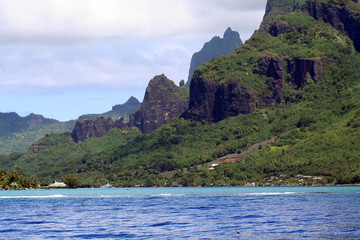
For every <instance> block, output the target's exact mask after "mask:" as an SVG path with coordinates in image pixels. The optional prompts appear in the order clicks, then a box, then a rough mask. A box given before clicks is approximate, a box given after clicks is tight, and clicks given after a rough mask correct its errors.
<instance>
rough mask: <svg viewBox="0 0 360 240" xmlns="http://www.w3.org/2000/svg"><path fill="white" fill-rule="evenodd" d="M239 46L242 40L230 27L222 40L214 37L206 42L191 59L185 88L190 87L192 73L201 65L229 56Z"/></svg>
mask: <svg viewBox="0 0 360 240" xmlns="http://www.w3.org/2000/svg"><path fill="white" fill-rule="evenodd" d="M241 44H242V40H241V39H240V35H239V33H238V32H236V31H233V30H232V29H231V28H230V27H228V28H227V29H226V31H225V32H224V35H223V38H220V37H219V36H215V37H213V38H212V39H211V40H210V41H209V42H206V43H205V44H204V46H203V47H202V48H201V50H200V51H199V52H196V53H194V54H193V55H192V57H191V62H190V69H189V75H188V80H187V81H186V84H185V86H186V87H190V83H191V79H192V76H193V74H194V71H195V69H196V68H197V67H199V66H200V65H201V64H202V63H204V62H207V61H209V60H211V59H213V58H214V57H220V56H222V55H225V54H230V53H232V52H233V51H234V50H235V49H237V48H238V47H239V46H241Z"/></svg>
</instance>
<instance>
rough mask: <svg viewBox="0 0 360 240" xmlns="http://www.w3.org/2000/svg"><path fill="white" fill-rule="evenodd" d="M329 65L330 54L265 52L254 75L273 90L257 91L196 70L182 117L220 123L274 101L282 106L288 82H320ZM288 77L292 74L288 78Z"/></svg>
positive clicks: (301, 85) (296, 83)
mask: <svg viewBox="0 0 360 240" xmlns="http://www.w3.org/2000/svg"><path fill="white" fill-rule="evenodd" d="M328 64H329V60H328V58H327V57H316V58H289V57H274V56H269V55H263V56H262V57H261V58H260V60H259V61H258V62H257V68H256V69H257V70H255V71H254V74H256V75H259V77H260V79H262V81H264V82H266V85H267V89H268V90H269V91H268V92H266V93H265V92H262V93H259V92H256V91H255V90H253V89H252V88H249V87H247V86H245V85H244V84H242V83H241V79H238V78H236V77H233V78H231V77H230V78H227V79H226V81H225V82H224V83H222V84H218V83H216V82H214V81H211V80H209V79H206V78H203V76H202V75H201V74H199V72H196V73H195V75H194V78H193V83H192V85H191V89H190V103H189V108H188V110H187V111H186V112H185V113H184V114H183V115H182V117H184V118H186V119H192V120H197V121H201V120H205V121H208V122H218V121H221V120H223V119H225V118H227V117H233V116H237V115H239V114H248V113H252V112H254V111H255V110H256V109H262V108H266V107H270V106H271V105H273V104H275V105H279V106H280V105H281V103H282V102H283V100H284V85H285V82H286V81H288V82H289V83H291V84H292V85H293V86H294V87H295V88H301V87H304V86H305V85H307V84H308V83H309V81H313V82H314V83H315V84H318V83H319V82H320V81H321V79H322V77H323V72H324V69H325V68H326V66H327V65H328ZM286 76H289V77H288V79H287V78H286Z"/></svg>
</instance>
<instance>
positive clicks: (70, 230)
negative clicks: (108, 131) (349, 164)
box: [0, 187, 360, 239]
mask: <svg viewBox="0 0 360 240" xmlns="http://www.w3.org/2000/svg"><path fill="white" fill-rule="evenodd" d="M0 207H1V214H0V239H360V187H252V188H246V187H222V188H215V187H214V188H130V189H123V188H118V189H116V188H113V189H75V190H26V191H0Z"/></svg>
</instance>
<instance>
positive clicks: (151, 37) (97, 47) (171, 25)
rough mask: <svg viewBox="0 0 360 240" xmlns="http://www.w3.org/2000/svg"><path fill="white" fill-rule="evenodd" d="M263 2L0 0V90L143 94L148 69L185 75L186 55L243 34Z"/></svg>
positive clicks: (256, 19)
mask: <svg viewBox="0 0 360 240" xmlns="http://www.w3.org/2000/svg"><path fill="white" fill-rule="evenodd" d="M265 4H266V0H255V1H248V0H31V1H30V0H11V1H10V0H8V1H7V0H0V35H1V38H0V51H1V53H2V54H1V55H0V93H1V94H7V95H6V96H7V98H9V96H11V94H14V98H15V96H16V98H18V97H19V96H21V95H22V94H26V95H27V96H30V95H31V94H33V95H37V96H38V95H39V94H40V95H43V94H46V95H51V94H65V95H66V96H67V97H71V96H72V95H74V93H76V95H77V96H81V97H85V96H87V92H88V95H89V96H88V97H89V98H90V97H91V92H93V91H97V94H100V93H99V92H98V91H99V90H101V92H104V101H106V96H107V95H112V96H115V95H116V94H115V93H116V92H122V93H127V92H128V93H130V92H131V93H132V94H133V93H134V92H137V96H143V94H144V92H145V88H146V86H147V84H148V82H149V80H150V79H151V78H152V77H153V76H155V75H158V74H162V73H164V74H165V75H167V76H168V77H169V78H170V79H172V80H174V82H175V83H178V81H180V80H181V79H187V74H188V70H189V65H190V59H191V55H192V54H193V53H194V52H197V51H199V50H200V49H201V47H202V46H203V44H204V43H205V42H207V41H209V40H210V39H211V38H212V37H213V36H214V35H219V36H222V34H223V33H224V31H225V30H226V28H227V27H232V29H233V30H236V31H238V32H239V33H240V36H241V37H242V39H243V40H244V39H247V38H249V37H250V36H251V34H252V33H253V32H254V30H255V29H257V28H258V27H259V25H260V21H261V19H262V16H263V14H264V12H265ZM70 92H71V93H72V94H69V93H70ZM9 94H10V95H9ZM28 99H29V97H28V98H26V101H28ZM37 99H38V98H37ZM9 101H12V100H9ZM68 101H70V100H68ZM76 101H78V100H76ZM12 102H14V103H18V102H21V101H20V100H19V99H16V101H15V100H13V101H12ZM59 102H60V101H59ZM84 102H86V101H84ZM118 103H121V102H118ZM19 106H21V104H20V105H19ZM29 106H31V104H29ZM13 109H15V110H16V107H13ZM1 110H2V109H0V111H1ZM2 111H3V110H2ZM26 111H30V112H31V111H32V110H31V109H30V110H26Z"/></svg>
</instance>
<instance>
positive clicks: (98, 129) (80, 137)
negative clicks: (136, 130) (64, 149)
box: [71, 117, 126, 143]
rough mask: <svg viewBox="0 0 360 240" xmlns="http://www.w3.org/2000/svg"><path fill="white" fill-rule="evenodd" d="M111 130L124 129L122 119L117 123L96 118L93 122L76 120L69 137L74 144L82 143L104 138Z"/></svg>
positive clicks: (124, 125)
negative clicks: (86, 140)
mask: <svg viewBox="0 0 360 240" xmlns="http://www.w3.org/2000/svg"><path fill="white" fill-rule="evenodd" d="M111 128H120V129H125V128H126V124H125V123H124V119H123V118H122V119H120V120H117V121H115V122H114V121H113V120H111V118H107V119H105V118H103V117H102V118H98V119H96V120H95V121H94V120H90V119H85V120H78V121H77V122H76V125H75V128H74V130H73V131H72V133H71V137H72V139H73V140H74V142H76V143H80V142H83V141H84V140H85V139H87V138H98V137H102V136H105V135H106V134H107V133H108V132H109V130H110V129H111Z"/></svg>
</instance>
